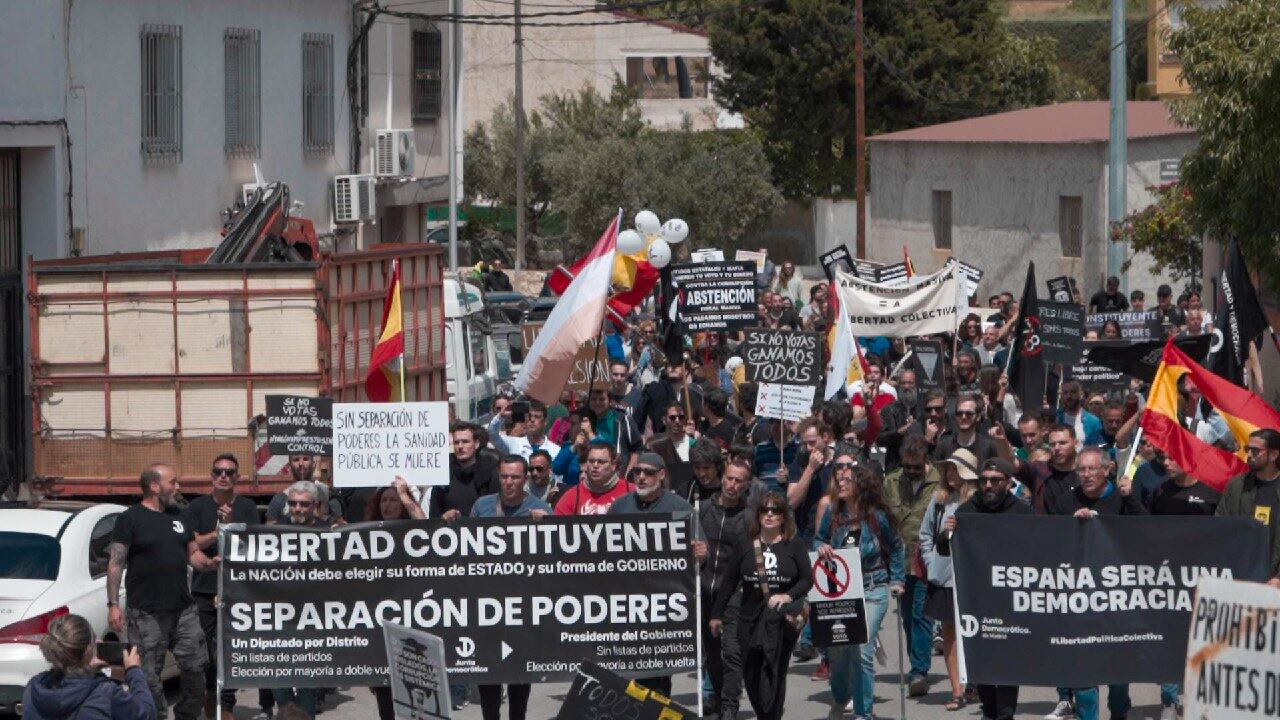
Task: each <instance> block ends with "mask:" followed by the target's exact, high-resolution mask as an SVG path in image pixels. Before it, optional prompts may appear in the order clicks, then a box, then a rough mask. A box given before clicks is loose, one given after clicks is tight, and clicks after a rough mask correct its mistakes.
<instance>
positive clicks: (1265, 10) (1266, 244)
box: [1170, 0, 1280, 287]
mask: <svg viewBox="0 0 1280 720" xmlns="http://www.w3.org/2000/svg"><path fill="white" fill-rule="evenodd" d="M1183 19H1184V21H1185V25H1184V27H1183V29H1181V30H1179V31H1177V32H1174V33H1173V34H1172V37H1171V38H1170V48H1171V49H1172V50H1173V51H1174V52H1176V53H1177V54H1178V56H1179V57H1180V58H1181V59H1182V74H1183V77H1184V78H1185V79H1186V81H1187V83H1188V84H1189V85H1190V87H1191V94H1190V95H1189V96H1188V97H1187V99H1185V100H1183V101H1180V102H1177V103H1175V104H1174V106H1173V110H1174V115H1175V117H1177V118H1178V119H1179V120H1180V121H1182V122H1183V123H1185V124H1187V125H1189V126H1191V127H1193V128H1195V129H1196V131H1197V132H1198V133H1199V136H1200V141H1199V144H1198V145H1197V146H1196V148H1195V149H1193V150H1192V151H1191V153H1190V154H1188V155H1187V156H1186V158H1185V159H1184V160H1183V163H1182V183H1183V184H1184V185H1185V186H1186V187H1187V188H1188V189H1189V190H1190V191H1191V199H1190V200H1191V201H1190V206H1189V211H1190V212H1191V214H1192V215H1193V217H1194V221H1195V223H1196V224H1197V225H1198V226H1199V227H1201V228H1203V229H1204V230H1205V232H1206V233H1207V234H1208V235H1209V236H1210V237H1215V238H1219V239H1223V240H1225V239H1227V238H1229V237H1233V236H1234V237H1236V238H1237V239H1239V241H1240V248H1241V250H1242V251H1243V253H1244V255H1245V259H1246V260H1247V261H1248V263H1249V266H1250V268H1252V269H1254V270H1257V271H1259V272H1260V273H1261V274H1262V276H1263V278H1264V279H1265V281H1266V282H1267V283H1268V284H1270V285H1271V286H1273V287H1274V286H1275V285H1276V284H1278V283H1280V252H1276V248H1277V246H1280V163H1278V162H1277V161H1276V159H1277V158H1280V3H1277V2H1275V0H1233V1H1232V2H1228V3H1224V4H1223V5H1221V6H1220V7H1218V8H1216V9H1206V8H1202V7H1197V6H1195V5H1194V4H1191V5H1188V6H1187V7H1186V8H1185V10H1184V13H1183Z"/></svg>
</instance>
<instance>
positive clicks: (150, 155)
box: [139, 25, 182, 164]
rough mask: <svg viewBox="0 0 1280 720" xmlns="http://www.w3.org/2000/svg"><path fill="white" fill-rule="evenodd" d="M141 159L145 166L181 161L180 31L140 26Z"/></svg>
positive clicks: (169, 28)
mask: <svg viewBox="0 0 1280 720" xmlns="http://www.w3.org/2000/svg"><path fill="white" fill-rule="evenodd" d="M139 35H140V39H141V53H142V63H141V65H142V87H141V95H142V158H143V161H144V162H147V163H148V164H152V163H154V164H167V163H178V162H181V161H182V28H181V27H180V26H178V25H143V26H142V31H141V33H140V34H139Z"/></svg>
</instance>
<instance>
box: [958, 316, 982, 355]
mask: <svg viewBox="0 0 1280 720" xmlns="http://www.w3.org/2000/svg"><path fill="white" fill-rule="evenodd" d="M959 333H960V342H959V345H960V347H962V348H976V347H978V345H979V344H981V343H982V318H980V317H978V316H977V314H975V313H969V314H968V315H966V316H965V318H964V322H962V323H960V329H959Z"/></svg>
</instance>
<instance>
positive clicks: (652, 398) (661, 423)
mask: <svg viewBox="0 0 1280 720" xmlns="http://www.w3.org/2000/svg"><path fill="white" fill-rule="evenodd" d="M688 377H689V365H688V361H687V360H685V359H684V358H682V357H679V356H672V357H671V358H669V359H668V363H667V369H666V371H665V372H664V373H663V377H662V379H661V380H654V381H653V382H651V383H649V384H648V385H645V386H644V390H642V391H641V392H640V401H639V403H638V404H637V405H636V408H635V413H634V414H633V416H634V417H635V419H636V426H637V427H639V428H640V430H641V431H643V430H644V429H645V425H646V423H648V424H650V425H652V427H653V432H654V433H655V434H656V433H661V432H664V431H665V430H666V429H667V408H669V407H671V405H673V404H675V405H681V406H684V407H685V408H686V409H687V410H691V411H692V412H693V414H694V415H697V414H699V413H701V412H702V388H701V387H700V386H698V385H695V384H692V383H688V382H686V380H687V379H688Z"/></svg>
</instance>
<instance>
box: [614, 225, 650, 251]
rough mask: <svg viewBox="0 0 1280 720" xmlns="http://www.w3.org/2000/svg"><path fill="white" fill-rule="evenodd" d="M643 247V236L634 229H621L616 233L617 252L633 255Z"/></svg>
mask: <svg viewBox="0 0 1280 720" xmlns="http://www.w3.org/2000/svg"><path fill="white" fill-rule="evenodd" d="M643 249H644V238H642V237H640V233H638V232H636V231H635V230H623V231H622V232H620V233H618V252H620V253H622V254H623V255H634V254H636V253H638V252H640V251H641V250H643Z"/></svg>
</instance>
